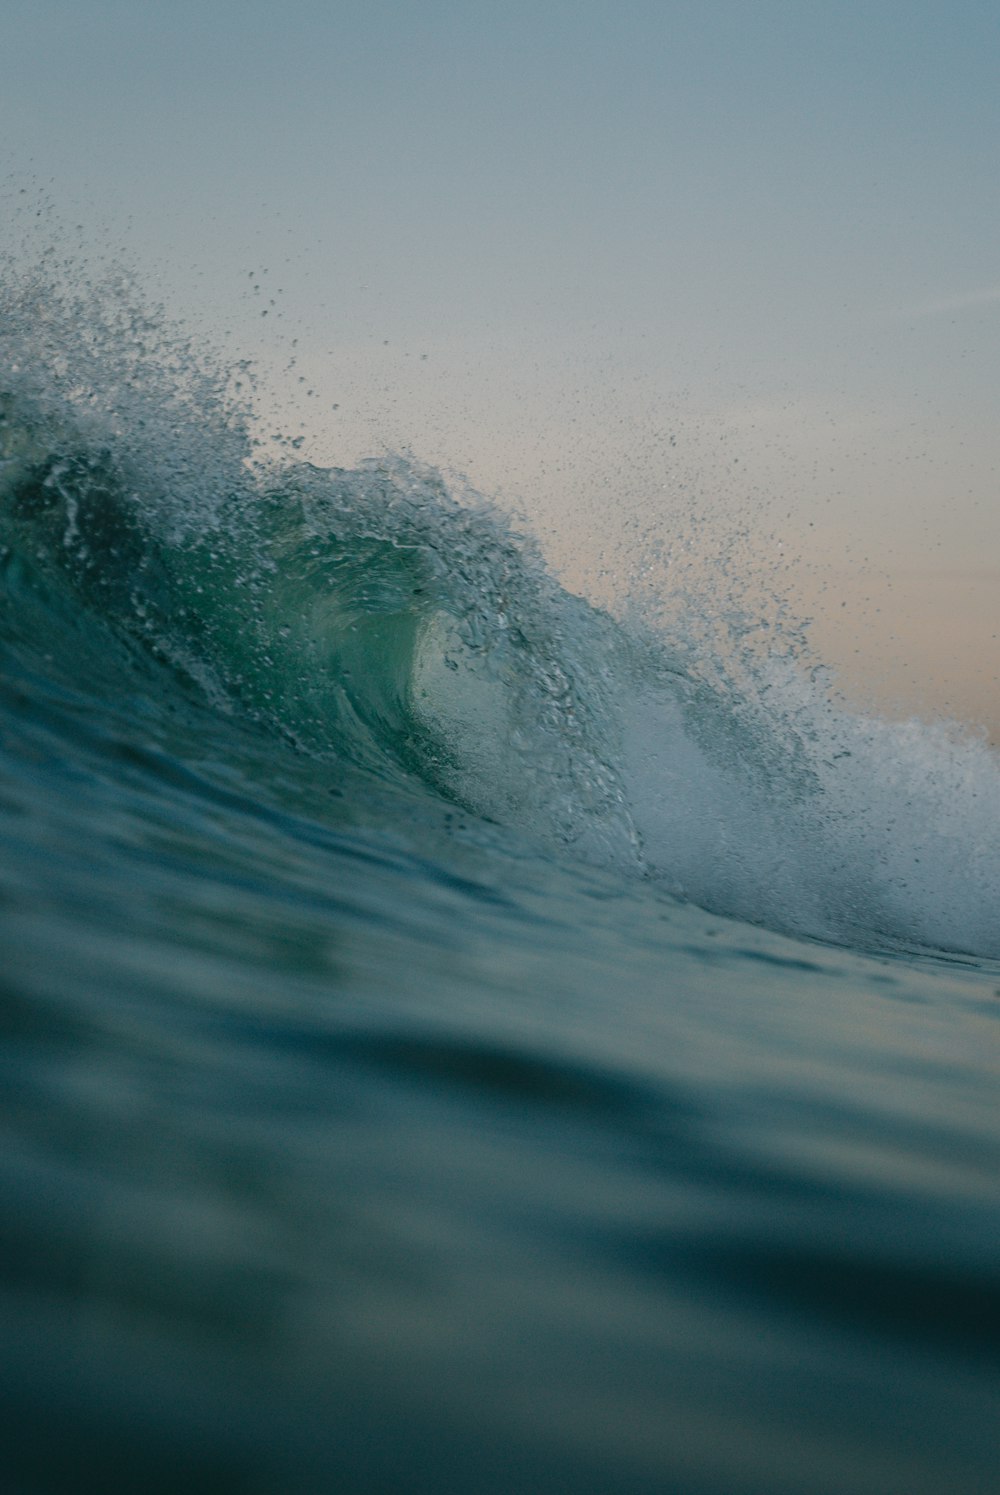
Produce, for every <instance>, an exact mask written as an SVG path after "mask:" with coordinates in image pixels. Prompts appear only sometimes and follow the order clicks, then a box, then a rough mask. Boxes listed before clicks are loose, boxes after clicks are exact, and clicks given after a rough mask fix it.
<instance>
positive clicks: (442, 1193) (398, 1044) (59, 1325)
mask: <svg viewBox="0 0 1000 1495" xmlns="http://www.w3.org/2000/svg"><path fill="white" fill-rule="evenodd" d="M3 310H4V316H3V322H2V331H0V351H2V362H0V557H2V560H0V651H2V653H0V658H2V668H0V827H2V831H0V836H2V839H0V919H2V936H0V937H2V951H3V963H2V970H0V990H2V994H3V1003H2V1008H0V1011H2V1014H3V1018H2V1020H3V1025H4V1028H3V1047H2V1050H0V1052H2V1056H3V1070H4V1074H3V1092H2V1094H3V1100H2V1118H3V1126H4V1146H3V1150H2V1153H0V1178H2V1187H3V1196H4V1200H5V1207H4V1210H3V1215H2V1220H0V1231H2V1262H3V1275H2V1303H3V1318H2V1328H0V1334H2V1348H3V1361H4V1367H5V1375H4V1378H3V1393H2V1394H3V1400H4V1404H5V1406H4V1412H5V1417H4V1422H5V1433H4V1440H3V1448H2V1451H0V1469H2V1473H3V1478H4V1488H5V1489H10V1490H11V1491H12V1492H15V1495H43V1492H44V1495H50V1492H52V1495H56V1492H58V1495H75V1492H80V1491H88V1492H89V1491H91V1490H93V1491H109V1490H110V1491H122V1492H126V1491H129V1492H130V1491H133V1490H140V1489H141V1490H143V1491H164V1492H167V1491H169V1492H174V1491H177V1490H180V1489H184V1490H193V1491H205V1492H213V1495H219V1492H228V1491H233V1492H236V1491H239V1492H247V1495H295V1492H302V1495H313V1492H317V1495H319V1492H326V1491H331V1492H332V1491H337V1492H343V1491H349V1492H355V1491H358V1492H360V1491H366V1492H368V1491H396V1490H407V1491H410V1490H412V1491H428V1492H430V1491H434V1492H440V1491H455V1492H460V1491H461V1492H465V1491H477V1492H478V1491H482V1492H494V1491H496V1492H498V1495H499V1492H512V1491H521V1492H536V1491H543V1490H544V1491H574V1492H576V1491H588V1492H591V1491H592V1492H595V1495H596V1492H617V1491H622V1492H632V1491H650V1492H653V1491H656V1492H662V1491H669V1492H672V1495H673V1492H677V1495H709V1492H711V1495H758V1492H759V1495H781V1492H796V1495H797V1492H802V1495H807V1492H808V1495H824V1492H830V1495H854V1492H858V1495H862V1492H871V1495H893V1492H897V1491H898V1492H900V1495H903V1492H905V1495H922V1492H942V1495H943V1492H948V1495H952V1492H955V1491H962V1492H970V1495H971V1492H984V1495H985V1492H992V1491H995V1490H996V1489H997V1488H998V1441H997V1427H998V1425H1000V1416H998V1414H1000V1376H998V1365H1000V1262H998V1247H997V1242H998V1240H1000V1186H998V1178H1000V1108H998V1069H1000V1063H998V1052H1000V1050H998V1038H1000V1034H998V1018H1000V844H998V831H1000V765H998V763H997V759H996V755H995V754H994V753H993V752H992V751H991V750H990V748H989V747H988V746H987V745H986V744H985V743H984V742H981V741H979V740H975V739H967V738H962V737H961V736H959V735H957V734H955V733H954V732H952V731H950V730H948V729H946V728H944V727H940V726H938V727H931V726H926V725H921V724H918V723H907V724H895V725H890V724H887V723H882V722H879V721H876V720H872V719H868V718H864V717H859V716H856V715H852V714H850V713H849V712H847V711H846V710H845V709H844V708H842V707H841V706H839V705H838V704H837V703H836V700H835V698H834V697H832V696H831V695H830V694H829V692H828V690H826V689H825V687H824V685H823V683H822V679H821V677H820V676H819V675H818V673H817V672H815V671H814V672H812V674H810V672H809V671H808V670H806V669H804V668H803V666H802V660H801V658H800V657H798V656H797V655H796V652H795V649H793V648H791V647H788V648H782V647H780V646H779V645H778V644H776V643H773V642H769V643H768V645H767V647H762V646H761V639H760V635H759V633H754V632H753V630H752V629H751V628H750V627H749V626H748V620H747V619H746V618H745V617H742V618H741V617H737V616H735V615H734V613H733V611H732V609H731V608H727V606H726V605H725V599H724V598H722V597H721V596H720V597H719V598H718V599H717V603H718V607H717V610H716V611H714V612H713V610H712V607H711V605H709V606H708V607H707V608H706V607H705V605H704V603H705V599H704V598H703V599H702V604H703V605H702V609H701V611H700V612H699V613H696V614H695V615H692V614H690V613H689V614H687V615H684V616H682V617H681V621H680V622H679V623H678V625H677V627H676V629H675V630H674V631H673V632H663V631H657V630H655V629H653V628H652V627H651V626H645V625H643V626H640V625H639V624H638V623H636V622H634V621H633V622H631V623H629V624H625V623H624V622H622V621H620V620H615V619H612V618H611V617H610V616H608V615H607V614H605V613H602V612H601V611H599V610H597V609H594V608H592V607H590V606H589V605H588V604H587V603H586V602H584V601H582V600H581V599H579V598H574V597H571V596H569V595H568V594H567V593H566V592H565V591H563V590H562V589H561V588H560V586H559V585H558V584H557V583H556V581H554V580H553V579H552V578H551V576H550V575H549V574H548V572H547V571H546V569H545V566H544V564H543V562H542V559H541V557H540V556H539V554H538V553H537V550H536V548H535V547H534V545H533V543H532V542H531V541H530V539H527V538H525V537H523V536H520V535H518V534H517V533H515V531H514V530H513V529H512V528H511V526H510V524H509V522H508V521H507V519H506V518H505V517H504V515H503V514H502V513H499V512H498V511H497V510H495V509H494V508H491V507H490V506H488V505H486V504H484V503H482V502H481V501H478V500H476V499H475V498H474V496H470V495H458V496H457V497H456V496H454V495H453V494H452V493H451V492H450V491H449V489H448V487H447V485H446V484H445V483H444V482H443V481H442V480H441V478H440V477H439V476H438V475H437V474H435V473H434V472H431V471H428V470H426V469H423V468H421V467H420V466H419V465H418V464H416V463H414V462H411V461H406V460H403V459H385V460H381V461H377V462H371V463H369V464H366V465H364V466H362V467H361V468H358V469H356V470H352V471H343V470H333V471H328V470H321V469H317V468H314V467H310V466H308V465H307V464H303V463H301V462H299V461H298V460H297V458H296V455H295V452H294V451H293V450H292V449H290V448H287V449H286V450H285V451H284V453H283V454H281V453H279V457H278V458H275V457H274V456H273V455H267V454H265V453H264V452H263V451H262V449H261V448H259V447H258V446H256V445H255V437H254V435H253V431H254V429H255V428H254V424H253V419H252V412H250V410H249V409H248V408H246V407H244V406H243V405H241V403H240V396H239V395H238V394H237V393H236V391H235V390H234V387H233V386H234V378H231V377H230V375H229V374H228V373H227V371H225V370H222V371H220V370H219V369H218V368H217V367H215V366H214V365H212V364H211V363H210V362H206V361H205V359H204V358H203V357H201V356H200V355H196V354H195V353H194V352H193V351H192V350H191V349H190V348H189V347H188V346H187V345H186V344H185V343H184V342H183V340H178V338H177V337H176V336H174V335H173V334H170V333H169V332H168V331H167V330H165V329H164V327H163V325H162V323H161V322H159V321H158V320H157V319H156V318H154V317H151V316H149V314H148V313H144V312H142V311H141V310H139V309H137V306H136V302H135V299H134V298H133V297H131V294H124V293H123V294H121V295H119V294H117V293H116V294H115V295H112V294H110V293H109V292H108V291H107V290H104V291H102V292H101V293H99V294H98V293H97V292H94V291H77V292H76V293H74V294H73V295H70V294H69V293H68V292H66V290H65V289H63V290H62V291H61V292H60V291H59V290H58V289H57V288H56V287H55V286H54V284H53V283H52V282H51V280H50V281H48V282H46V281H44V280H42V279H41V278H37V279H32V278H31V277H30V276H29V277H27V278H25V277H23V276H22V277H21V278H20V279H17V278H16V277H14V278H11V279H10V281H9V283H8V285H7V286H6V289H5V290H4V292H3ZM709 602H711V599H709Z"/></svg>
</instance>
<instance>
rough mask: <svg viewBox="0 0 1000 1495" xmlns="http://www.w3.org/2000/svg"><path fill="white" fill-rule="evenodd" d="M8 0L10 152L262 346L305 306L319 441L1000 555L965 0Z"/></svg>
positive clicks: (580, 497)
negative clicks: (387, 447)
mask: <svg viewBox="0 0 1000 1495" xmlns="http://www.w3.org/2000/svg"><path fill="white" fill-rule="evenodd" d="M3 8H4V20H3V43H2V51H0V138H2V139H3V141H4V156H5V157H6V160H7V163H8V168H9V171H10V172H11V173H15V174H16V173H21V172H24V171H30V172H31V173H33V174H34V177H35V179H36V180H37V181H39V182H42V183H46V184H48V183H50V182H51V193H52V197H53V200H54V202H55V203H56V207H57V211H58V212H59V213H62V214H64V215H65V218H66V221H67V222H69V223H73V222H76V221H84V222H85V223H86V224H87V225H88V227H90V228H91V229H93V228H94V227H95V226H96V227H97V228H98V229H99V231H100V232H101V233H103V234H104V235H105V237H106V238H107V239H108V240H109V241H110V242H114V243H117V242H121V243H122V244H124V245H126V246H127V249H128V252H129V254H130V255H132V256H133V257H134V258H135V259H136V261H137V262H138V263H139V265H140V268H143V267H146V273H148V275H149V280H150V284H151V286H152V287H153V289H154V290H156V291H157V293H165V294H166V296H167V299H168V301H169V303H170V305H171V306H172V307H173V308H175V309H176V310H177V312H178V313H180V314H181V315H189V316H192V317H194V318H196V319H197V320H198V322H199V324H201V323H204V322H205V321H207V322H208V324H209V325H210V326H211V325H212V324H213V323H214V324H215V325H217V326H218V327H219V328H220V329H228V330H229V331H230V332H231V334H232V337H233V339H234V340H235V342H236V344H237V345H238V346H239V350H240V351H243V350H244V349H245V350H246V351H249V352H254V353H259V354H260V355H261V356H262V357H263V359H264V362H265V365H267V364H268V361H270V364H271V365H273V367H274V369H275V371H276V372H275V379H276V382H277V383H278V384H279V385H280V382H281V376H280V372H279V371H280V368H281V367H282V366H283V364H284V362H285V361H286V356H287V349H288V345H289V343H290V339H291V337H292V336H296V337H298V339H299V348H298V356H299V360H300V361H299V364H298V368H299V369H300V370H302V369H304V370H305V371H306V373H307V375H308V380H309V382H310V383H311V384H313V385H314V386H315V387H316V388H317V389H318V390H319V391H320V398H319V399H314V400H313V401H312V402H311V404H309V405H308V406H303V409H302V412H301V413H300V412H299V411H298V410H297V409H296V408H295V404H294V402H295V398H296V395H295V388H294V385H293V383H292V381H291V380H290V379H289V380H287V381H286V383H287V386H288V387H287V390H286V396H287V400H286V403H285V404H284V406H283V411H284V413H283V416H282V418H283V419H284V420H285V421H286V423H287V422H291V423H292V424H293V425H294V424H295V423H296V422H297V420H298V419H300V418H301V419H303V420H304V421H305V422H306V428H307V432H308V434H309V435H310V436H311V438H312V441H313V447H312V449H313V450H314V451H315V453H316V455H317V456H322V457H323V458H326V459H329V460H337V459H338V458H341V459H343V460H351V459H353V458H354V457H356V456H358V455H360V454H361V453H362V452H363V451H364V450H365V448H366V447H377V446H378V444H379V443H380V442H382V441H386V442H389V443H391V444H405V445H408V446H409V447H411V448H412V449H413V450H414V451H415V452H417V453H418V454H422V455H425V456H427V457H428V458H430V459H433V460H436V461H440V462H444V463H453V464H455V465H456V466H458V467H462V468H464V469H466V470H467V471H468V472H469V473H470V475H471V476H472V477H473V478H474V479H475V480H476V481H477V482H478V483H480V484H481V485H482V486H483V487H485V488H487V489H494V488H497V487H502V488H505V489H509V490H511V491H512V492H513V493H516V494H517V495H518V496H519V497H521V498H522V499H523V500H524V502H525V504H526V505H527V507H528V508H529V510H531V509H532V507H533V506H536V507H537V509H538V512H539V515H540V522H542V524H543V528H544V527H545V523H546V522H548V520H547V519H546V516H549V517H551V515H552V514H553V513H555V512H557V511H558V510H559V507H560V504H562V505H572V504H573V503H579V504H580V505H581V506H582V507H581V510H580V512H581V514H582V515H583V520H582V522H586V516H587V514H588V513H590V514H592V513H594V512H596V510H597V508H598V507H599V506H600V504H601V503H602V502H603V499H602V497H601V495H605V496H606V495H607V494H609V493H613V495H614V502H615V503H616V504H618V505H620V506H621V508H622V510H623V512H624V511H626V510H627V509H628V507H629V504H630V503H636V504H639V505H640V507H641V506H645V509H644V512H647V513H648V509H649V505H650V504H652V503H654V502H656V501H657V500H656V498H655V495H656V494H659V493H667V492H668V491H669V486H670V483H671V482H672V481H675V478H676V480H677V481H680V480H681V479H684V480H685V481H689V480H692V478H693V477H694V476H697V478H698V481H701V482H704V483H707V484H709V485H712V484H715V485H716V486H718V485H721V484H724V483H727V482H728V483H731V484H732V485H733V489H734V493H737V495H738V501H739V502H740V503H744V504H745V503H748V502H751V501H752V500H751V497H750V495H751V494H757V495H758V497H759V500H760V502H761V504H762V505H763V506H764V507H770V508H774V507H775V506H777V508H778V509H780V510H781V513H782V514H783V515H790V516H791V517H790V518H789V519H788V525H789V530H790V535H791V539H792V541H793V542H795V543H798V540H797V538H796V537H797V536H798V532H799V531H800V530H801V532H802V535H803V536H804V537H805V538H804V539H802V541H801V543H803V544H812V545H814V546H819V547H820V548H823V547H826V548H827V550H828V552H829V553H830V554H831V555H837V554H840V553H841V552H843V553H844V554H845V555H846V554H847V548H848V547H849V548H850V550H851V554H852V555H855V556H856V555H857V554H859V553H860V552H861V551H867V550H869V549H871V550H873V551H874V552H875V553H876V554H878V555H881V556H884V557H885V558H886V559H887V563H889V564H891V565H893V566H899V567H905V566H918V565H923V564H945V565H953V566H956V567H967V566H984V565H994V564H996V562H997V561H998V558H1000V494H998V481H997V443H998V437H997V424H998V423H997V416H996V411H997V398H998V392H1000V7H998V6H997V4H996V3H995V0H991V3H976V0H956V3H953V4H951V5H949V6H944V5H941V4H939V3H938V4H930V3H926V0H908V3H897V0H867V3H860V0H859V3H850V4H848V3H836V0H826V3H812V0H785V3H780V0H698V3H693V0H692V3H688V0H660V3H655V4H654V3H628V0H624V3H617V4H611V3H610V0H574V3H562V0H535V3H532V4H525V3H520V0H512V3H508V4H505V5H503V6H498V5H494V4H489V5H487V4H485V3H477V0H465V3H457V0H421V3H420V4H415V3H405V4H404V3H400V0H366V3H364V4H361V3H355V4H344V3H336V0H333V3H331V0H324V3H320V0H285V3H284V4H282V5H277V4H275V3H273V0H272V3H268V4H266V5H265V4H263V3H260V0H172V3H171V4H170V5H166V4H163V3H155V4H154V3H150V0H4V7H3ZM12 179H13V178H10V177H9V178H8V180H12ZM0 206H2V204H0ZM0 230H2V226H0ZM265 269H266V271H267V279H264V278H263V272H264V270H265ZM250 270H255V271H256V272H257V273H258V277H259V280H260V283H261V284H262V285H263V287H264V292H263V293H261V292H253V291H252V287H251V283H250V282H249V278H248V271H250ZM279 287H280V292H281V294H280V296H279V295H277V294H276V292H277V289H278V288H279ZM272 295H274V298H275V303H276V304H275V307H274V309H273V313H272V319H271V321H270V322H265V321H264V320H263V319H261V318H260V317H259V309H261V308H263V307H264V306H265V303H266V301H267V300H269V299H270V298H271V296H272ZM255 297H256V300H255ZM278 312H282V313H283V315H282V317H281V318H280V319H279V318H278ZM422 355H426V357H423V356H422ZM297 377H298V374H296V378H297ZM333 404H337V405H338V407H339V408H338V409H337V410H336V411H333V410H331V408H330V407H331V406H332V405H333ZM719 436H721V437H722V438H723V439H724V445H725V452H726V456H725V460H724V461H723V459H721V458H720V457H719V456H718V454H717V452H716V451H715V445H716V443H717V438H718V437H719ZM671 437H672V438H674V443H675V444H674V445H670V438H671ZM734 458H735V459H736V461H738V462H742V470H743V471H744V472H746V473H749V474H750V475H751V476H750V477H748V478H746V479H743V480H742V481H744V483H745V485H746V486H745V490H739V482H738V480H737V479H736V478H734V477H733V476H732V473H731V470H730V468H731V465H732V463H733V460H734ZM671 464H675V465H674V466H671ZM677 475H679V476H677ZM765 494H766V497H765V496H764V495H765ZM588 495H589V499H588V497H587V496H588ZM588 501H589V503H590V505H591V508H590V509H589V510H588V509H587V502H588ZM736 501H737V500H736V499H734V502H736ZM663 502H664V503H666V502H667V499H663ZM552 522H553V523H555V522H556V521H552ZM810 525H812V529H810V528H809V526H810Z"/></svg>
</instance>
